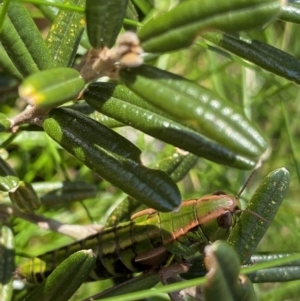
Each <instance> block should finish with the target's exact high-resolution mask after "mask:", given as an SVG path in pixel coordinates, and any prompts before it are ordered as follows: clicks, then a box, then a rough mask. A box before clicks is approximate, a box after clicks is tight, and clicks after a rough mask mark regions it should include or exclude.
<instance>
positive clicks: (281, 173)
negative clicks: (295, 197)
mask: <svg viewBox="0 0 300 301" xmlns="http://www.w3.org/2000/svg"><path fill="white" fill-rule="evenodd" d="M289 181H290V174H289V172H288V171H287V170H286V169H285V168H279V169H277V170H275V171H273V172H272V173H270V174H269V175H268V176H267V177H266V178H264V180H263V181H262V182H261V184H260V185H259V187H258V189H257V190H256V191H255V193H254V195H253V197H252V198H251V200H250V202H249V204H248V205H247V207H246V210H247V211H244V212H242V214H241V217H240V218H239V220H238V222H237V224H236V225H235V227H234V228H233V230H232V232H231V233H230V236H229V238H228V242H229V243H230V244H231V245H232V246H233V247H234V248H235V249H236V251H237V253H238V254H239V256H240V258H241V262H246V261H247V260H248V259H249V258H250V256H251V255H252V254H253V252H254V250H255V249H256V247H257V245H258V243H259V241H260V240H261V238H262V237H263V235H264V234H265V232H266V231H267V229H268V227H269V225H270V223H271V222H272V220H273V218H274V216H275V214H276V212H277V210H278V208H279V207H280V205H281V202H282V200H283V198H284V196H285V194H286V192H287V190H288V187H289ZM251 212H254V213H255V214H258V215H259V216H261V217H263V218H264V219H266V220H262V219H261V218H260V217H259V216H257V215H254V214H251Z"/></svg>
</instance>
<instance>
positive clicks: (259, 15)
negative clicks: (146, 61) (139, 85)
mask: <svg viewBox="0 0 300 301" xmlns="http://www.w3.org/2000/svg"><path fill="white" fill-rule="evenodd" d="M280 7H281V1H274V0H265V1H261V0H228V1H211V0H202V1H198V0H190V1H184V2H182V3H181V4H179V5H178V6H176V7H175V8H174V9H172V10H171V11H169V12H168V13H165V14H162V15H160V16H158V17H157V18H154V19H151V20H150V21H149V22H147V23H146V24H145V25H144V26H143V27H142V28H141V29H140V31H139V32H138V36H139V38H140V40H141V42H142V46H143V48H144V50H145V51H147V52H164V51H172V50H176V49H179V48H182V47H187V46H189V45H190V44H192V42H193V40H194V39H195V38H196V36H197V35H198V34H199V33H201V32H204V31H205V30H211V29H219V30H223V31H241V30H249V29H253V28H256V27H260V26H262V25H264V24H265V23H267V22H269V21H270V20H272V19H273V18H274V17H275V16H276V15H277V14H278V13H279V11H280Z"/></svg>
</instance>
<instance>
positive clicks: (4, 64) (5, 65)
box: [0, 45, 23, 81]
mask: <svg viewBox="0 0 300 301" xmlns="http://www.w3.org/2000/svg"><path fill="white" fill-rule="evenodd" d="M0 66H1V69H2V70H3V71H4V72H5V73H7V74H9V75H11V76H13V77H14V78H16V79H17V80H19V81H20V80H22V79H23V76H22V75H21V74H20V72H19V71H18V69H17V68H16V66H15V65H14V63H13V62H12V61H11V59H10V57H9V56H8V55H7V52H6V51H5V49H4V48H3V46H2V45H0Z"/></svg>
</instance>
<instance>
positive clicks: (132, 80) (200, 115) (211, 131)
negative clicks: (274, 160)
mask: <svg viewBox="0 0 300 301" xmlns="http://www.w3.org/2000/svg"><path fill="white" fill-rule="evenodd" d="M120 75H121V78H122V80H123V81H124V82H125V84H126V85H127V86H128V87H129V88H130V89H131V90H133V91H134V92H135V93H137V94H138V95H139V96H141V97H143V98H144V99H145V100H147V101H149V102H150V103H152V105H154V106H157V107H159V108H160V109H161V110H164V111H165V112H167V113H168V114H170V115H172V116H173V117H174V118H176V119H177V120H179V121H180V122H181V123H184V124H187V125H189V126H190V127H192V128H193V129H195V130H196V131H198V132H199V133H201V134H202V135H204V136H206V137H207V138H208V139H211V140H213V141H216V142H218V143H219V144H221V145H222V146H224V147H225V148H227V149H229V150H231V151H233V152H236V153H238V154H239V155H240V156H245V157H247V158H250V159H254V160H255V159H257V158H258V157H259V156H261V154H262V153H263V152H264V151H265V150H266V147H267V144H266V141H265V139H264V137H263V135H262V134H261V132H260V131H259V130H258V129H257V128H256V126H255V125H254V124H252V122H251V121H249V120H248V119H247V118H246V116H245V115H244V113H243V112H242V111H241V109H240V108H238V107H236V106H234V105H233V104H232V103H230V102H228V101H226V100H225V99H221V98H220V97H218V96H217V95H214V93H213V92H211V91H209V90H208V89H206V88H204V87H202V86H199V85H196V84H194V83H192V82H190V81H188V80H186V79H184V78H182V77H180V76H178V75H175V74H172V73H170V72H166V71H163V70H160V69H158V68H155V67H151V66H147V65H143V66H141V67H138V68H134V69H131V70H122V72H121V73H120Z"/></svg>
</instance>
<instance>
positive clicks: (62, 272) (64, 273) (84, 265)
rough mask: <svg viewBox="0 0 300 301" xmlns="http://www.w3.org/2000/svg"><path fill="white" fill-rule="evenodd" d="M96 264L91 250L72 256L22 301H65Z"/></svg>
mask: <svg viewBox="0 0 300 301" xmlns="http://www.w3.org/2000/svg"><path fill="white" fill-rule="evenodd" d="M95 263H96V256H95V255H94V254H93V252H92V251H91V250H88V251H87V250H83V251H79V252H76V253H74V254H72V255H71V256H70V257H68V258H67V259H66V260H64V261H63V262H62V263H61V264H60V265H59V266H58V267H57V268H56V269H55V270H54V271H53V272H52V273H51V275H50V276H49V277H48V278H47V279H46V280H44V282H43V283H41V284H40V285H38V286H37V287H36V288H35V289H34V290H33V291H32V292H31V293H30V294H29V295H28V296H27V298H25V299H24V301H37V300H40V301H66V300H68V299H69V298H70V297H71V296H72V295H73V294H74V292H75V291H76V290H77V289H78V288H79V286H80V285H81V284H82V283H83V282H84V280H85V279H86V278H87V276H88V275H89V274H90V272H91V271H92V270H93V268H94V266H95Z"/></svg>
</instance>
